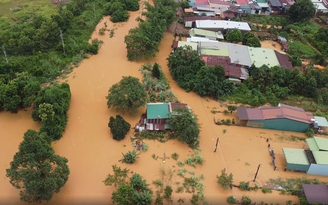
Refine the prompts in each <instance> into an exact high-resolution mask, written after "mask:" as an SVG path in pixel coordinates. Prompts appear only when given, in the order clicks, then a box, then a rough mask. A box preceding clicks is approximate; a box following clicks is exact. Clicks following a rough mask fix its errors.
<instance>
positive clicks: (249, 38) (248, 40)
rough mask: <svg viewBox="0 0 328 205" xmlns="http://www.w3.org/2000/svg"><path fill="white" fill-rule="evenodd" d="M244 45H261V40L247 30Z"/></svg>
mask: <svg viewBox="0 0 328 205" xmlns="http://www.w3.org/2000/svg"><path fill="white" fill-rule="evenodd" d="M243 45H246V46H250V47H261V43H260V40H259V39H258V38H257V37H256V36H255V35H254V34H253V33H251V32H247V33H246V34H245V35H244V37H243Z"/></svg>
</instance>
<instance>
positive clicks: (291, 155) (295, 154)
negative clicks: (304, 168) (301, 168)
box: [282, 148, 310, 165]
mask: <svg viewBox="0 0 328 205" xmlns="http://www.w3.org/2000/svg"><path fill="white" fill-rule="evenodd" d="M282 151H283V153H284V155H285V158H286V162H287V164H301V165H310V163H309V160H308V159H307V156H306V154H305V150H304V149H295V148H282Z"/></svg>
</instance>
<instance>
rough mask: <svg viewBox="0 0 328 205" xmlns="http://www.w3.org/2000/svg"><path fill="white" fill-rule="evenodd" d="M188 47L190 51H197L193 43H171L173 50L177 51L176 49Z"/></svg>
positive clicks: (195, 44)
mask: <svg viewBox="0 0 328 205" xmlns="http://www.w3.org/2000/svg"><path fill="white" fill-rule="evenodd" d="M184 46H190V47H191V48H192V50H194V51H197V43H194V42H187V41H174V42H173V50H174V51H175V49H177V48H178V47H184Z"/></svg>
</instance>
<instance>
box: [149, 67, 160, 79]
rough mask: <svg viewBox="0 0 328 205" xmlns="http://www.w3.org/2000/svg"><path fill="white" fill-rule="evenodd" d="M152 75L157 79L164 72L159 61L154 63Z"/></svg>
mask: <svg viewBox="0 0 328 205" xmlns="http://www.w3.org/2000/svg"><path fill="white" fill-rule="evenodd" d="M151 75H152V76H153V77H154V78H157V79H160V78H161V77H162V76H161V75H162V73H161V71H160V67H159V64H158V63H154V65H153V69H152V70H151Z"/></svg>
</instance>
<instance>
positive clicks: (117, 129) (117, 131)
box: [108, 115, 131, 141]
mask: <svg viewBox="0 0 328 205" xmlns="http://www.w3.org/2000/svg"><path fill="white" fill-rule="evenodd" d="M108 127H109V128H110V132H111V133H112V135H113V139H114V140H117V141H120V140H122V139H124V138H125V136H126V134H127V133H128V132H129V130H130V128H131V125H130V123H128V122H127V121H125V120H124V119H123V117H122V116H121V115H116V119H115V118H114V117H110V118H109V123H108Z"/></svg>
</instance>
